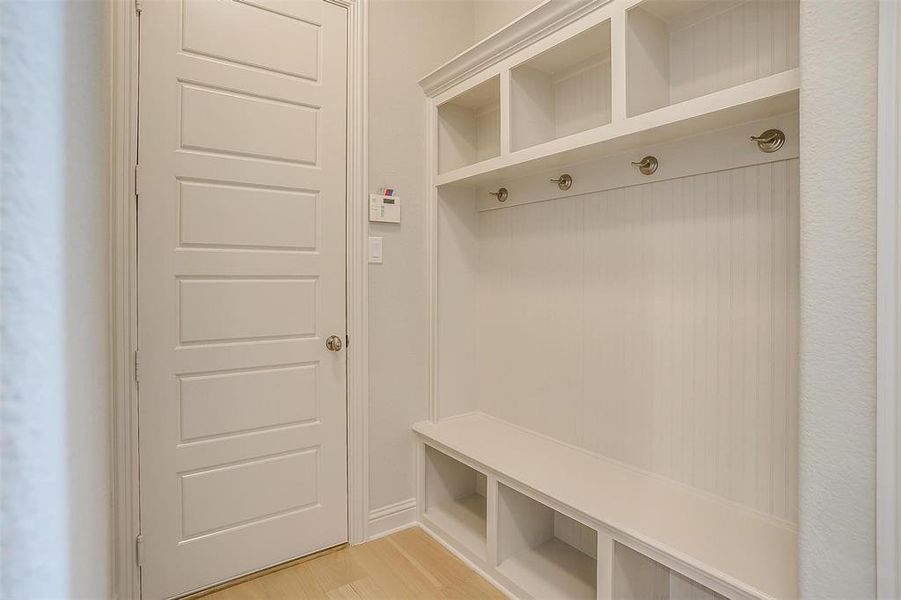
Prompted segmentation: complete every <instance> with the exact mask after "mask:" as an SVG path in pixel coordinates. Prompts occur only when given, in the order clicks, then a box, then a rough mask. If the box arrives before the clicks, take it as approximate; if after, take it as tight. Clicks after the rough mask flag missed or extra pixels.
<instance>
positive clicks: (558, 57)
mask: <svg viewBox="0 0 901 600" xmlns="http://www.w3.org/2000/svg"><path fill="white" fill-rule="evenodd" d="M798 21H799V0H548V1H547V2H545V3H544V4H542V5H540V6H538V7H537V8H535V9H534V10H532V11H530V12H529V13H527V14H526V15H524V16H523V17H522V18H520V19H519V20H517V21H514V22H513V23H511V24H510V25H508V26H507V27H505V28H504V29H501V30H500V31H498V32H496V33H494V34H492V35H491V36H489V37H488V38H486V39H485V40H483V41H482V42H480V43H479V44H476V45H475V46H473V47H472V48H470V49H469V50H467V51H466V52H464V53H462V54H460V55H459V56H457V57H456V58H454V59H453V60H452V61H450V62H449V63H447V64H445V65H443V66H442V67H440V68H439V69H438V70H437V71H435V72H434V73H432V74H430V75H428V76H426V77H425V78H424V79H423V80H422V81H421V82H420V84H421V85H422V86H423V89H424V90H425V91H426V93H427V94H428V95H429V96H430V97H431V98H432V102H433V107H434V110H435V112H436V122H437V125H436V127H435V131H434V136H435V139H434V140H433V143H434V144H435V154H436V156H437V161H436V162H437V164H436V169H435V170H436V178H435V180H434V183H435V184H436V185H438V186H443V185H448V184H453V183H461V182H466V183H475V184H481V185H486V184H489V183H490V184H492V185H493V184H495V183H497V184H500V185H503V182H504V180H505V179H509V178H511V177H518V176H520V175H521V174H523V173H530V172H534V171H535V170H536V169H541V168H553V167H555V166H559V165H563V164H567V163H572V162H575V161H583V160H588V159H593V158H602V157H604V156H607V155H610V154H612V153H618V152H623V151H626V150H631V149H632V148H635V147H638V146H643V145H652V144H657V143H662V142H668V141H672V140H674V139H677V138H680V137H685V136H690V135H696V134H699V133H704V132H707V131H712V130H715V129H719V128H723V127H729V126H731V125H735V124H736V123H738V122H741V121H749V120H757V119H763V118H767V117H770V116H774V115H779V114H785V113H789V112H793V111H796V110H797V108H798V88H799V80H800V77H799V71H798V35H799V34H798V29H799V25H798ZM471 96H475V97H477V98H480V99H481V100H480V102H478V103H474V102H473V101H471V98H470V97H471Z"/></svg>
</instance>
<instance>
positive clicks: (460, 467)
mask: <svg viewBox="0 0 901 600" xmlns="http://www.w3.org/2000/svg"><path fill="white" fill-rule="evenodd" d="M487 483H488V479H487V477H486V476H485V475H484V474H483V473H480V472H478V471H476V470H475V469H473V468H472V467H469V466H467V465H465V464H463V463H461V462H460V461H458V460H456V459H454V458H451V457H450V456H448V455H446V454H444V453H442V452H440V451H438V450H435V449H434V448H432V447H431V446H426V448H425V515H426V516H427V517H428V518H429V519H430V520H431V521H432V522H433V523H435V525H437V526H438V527H440V528H442V529H443V530H444V531H446V532H447V533H448V535H451V536H453V537H454V539H456V540H457V541H458V542H460V543H461V544H462V545H463V546H465V547H466V548H468V549H469V550H470V551H472V552H474V553H475V554H477V555H478V556H481V557H483V558H484V557H485V554H486V542H485V540H486V538H487V531H488V525H487V514H488V510H487V506H488V502H487V500H486V495H487Z"/></svg>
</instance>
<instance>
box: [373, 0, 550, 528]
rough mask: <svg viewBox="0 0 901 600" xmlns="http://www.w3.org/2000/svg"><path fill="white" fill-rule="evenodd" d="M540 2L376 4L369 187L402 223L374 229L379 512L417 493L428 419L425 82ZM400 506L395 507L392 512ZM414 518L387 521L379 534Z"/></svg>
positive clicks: (399, 0) (388, 0) (401, 0)
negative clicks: (386, 197)
mask: <svg viewBox="0 0 901 600" xmlns="http://www.w3.org/2000/svg"><path fill="white" fill-rule="evenodd" d="M537 4H540V0H371V4H370V5H369V187H370V191H371V192H375V191H377V190H378V188H380V187H383V186H390V187H394V188H396V189H397V194H398V195H399V196H400V198H401V208H402V215H403V218H402V222H401V224H400V225H390V224H378V223H373V224H370V235H373V236H381V237H383V238H384V251H383V252H384V264H381V265H372V266H370V269H369V360H370V363H369V373H370V375H369V385H370V388H369V403H370V408H369V464H370V468H369V472H370V493H369V507H370V514H372V513H376V514H377V515H378V514H384V511H383V510H382V509H385V508H386V507H390V506H391V505H395V504H398V503H402V504H401V505H400V506H398V508H401V507H403V506H407V507H409V504H403V503H404V502H405V501H409V500H411V499H412V498H413V497H414V496H415V492H416V488H415V485H416V472H415V468H414V463H413V460H414V455H413V452H412V449H413V437H412V432H411V430H410V425H411V424H412V423H414V422H416V421H419V420H422V419H424V418H426V416H427V414H428V393H429V390H428V383H429V382H428V360H429V358H428V270H427V269H428V256H427V252H428V247H427V237H426V212H425V194H426V183H425V168H426V165H425V151H426V147H425V144H426V142H425V118H426V117H425V96H424V95H423V93H422V90H421V89H420V87H419V84H418V81H419V79H420V78H421V77H422V76H423V75H425V74H427V73H428V72H429V71H431V70H432V69H434V68H436V67H438V66H439V65H441V64H442V63H444V62H445V61H447V60H449V59H450V58H452V57H453V56H454V55H456V54H458V53H459V52H461V51H463V50H464V49H466V48H467V47H469V46H471V45H472V44H473V43H474V42H476V41H478V40H479V39H481V38H482V37H484V35H486V34H488V33H491V32H493V31H495V30H496V29H499V28H500V27H502V26H503V25H505V24H506V23H507V22H509V21H510V20H513V19H515V18H516V17H518V16H519V15H521V14H522V13H524V12H526V11H528V10H530V9H531V8H533V7H534V6H536V5H537ZM391 512H392V509H390V508H389V510H388V513H389V514H390V513H391ZM412 517H413V512H412V510H410V509H409V508H408V509H407V511H406V514H397V515H395V516H394V518H392V517H391V516H388V517H384V518H383V519H381V520H380V522H379V523H378V524H374V525H373V526H372V527H371V528H370V529H371V531H370V533H372V532H373V531H379V530H381V529H382V528H385V527H390V526H392V525H396V524H398V522H399V521H398V519H400V520H401V521H406V520H409V519H411V518H412Z"/></svg>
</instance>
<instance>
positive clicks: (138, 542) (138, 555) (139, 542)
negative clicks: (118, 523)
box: [135, 534, 144, 567]
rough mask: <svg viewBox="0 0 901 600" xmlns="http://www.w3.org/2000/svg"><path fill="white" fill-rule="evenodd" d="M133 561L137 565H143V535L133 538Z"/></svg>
mask: <svg viewBox="0 0 901 600" xmlns="http://www.w3.org/2000/svg"><path fill="white" fill-rule="evenodd" d="M135 561H136V562H137V563H138V566H139V567H143V566H144V535H143V534H142V535H139V536H138V537H136V538H135Z"/></svg>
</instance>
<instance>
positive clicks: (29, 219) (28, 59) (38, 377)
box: [0, 2, 111, 598]
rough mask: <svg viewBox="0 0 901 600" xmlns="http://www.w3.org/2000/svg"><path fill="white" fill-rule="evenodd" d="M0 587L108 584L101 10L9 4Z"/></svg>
mask: <svg viewBox="0 0 901 600" xmlns="http://www.w3.org/2000/svg"><path fill="white" fill-rule="evenodd" d="M0 12H2V16H0V21H2V25H0V36H2V55H3V61H2V66H0V85H2V88H3V94H2V100H0V102H2V119H3V124H2V138H3V142H2V165H3V167H2V176H3V179H2V288H0V302H2V307H0V310H2V315H3V327H2V345H3V357H2V365H3V366H2V395H3V403H2V438H3V447H2V448H3V454H2V485H0V488H2V490H3V492H2V510H0V529H2V536H3V538H2V557H0V564H2V584H0V585H2V587H0V596H3V597H5V598H6V597H8V598H104V597H109V596H110V594H111V570H110V563H111V560H110V558H111V557H110V487H109V486H110V484H109V464H110V463H109V436H108V430H109V395H108V359H109V355H108V341H109V330H108V317H107V310H108V283H107V281H108V277H109V273H108V268H107V264H108V252H109V248H108V220H109V216H108V204H107V170H106V169H107V163H108V160H109V151H108V129H107V128H108V112H107V102H108V96H109V83H108V78H107V68H106V50H107V45H106V44H107V30H108V27H107V26H108V22H107V11H106V5H105V4H103V3H102V2H80V3H64V2H4V3H2V5H0Z"/></svg>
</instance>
